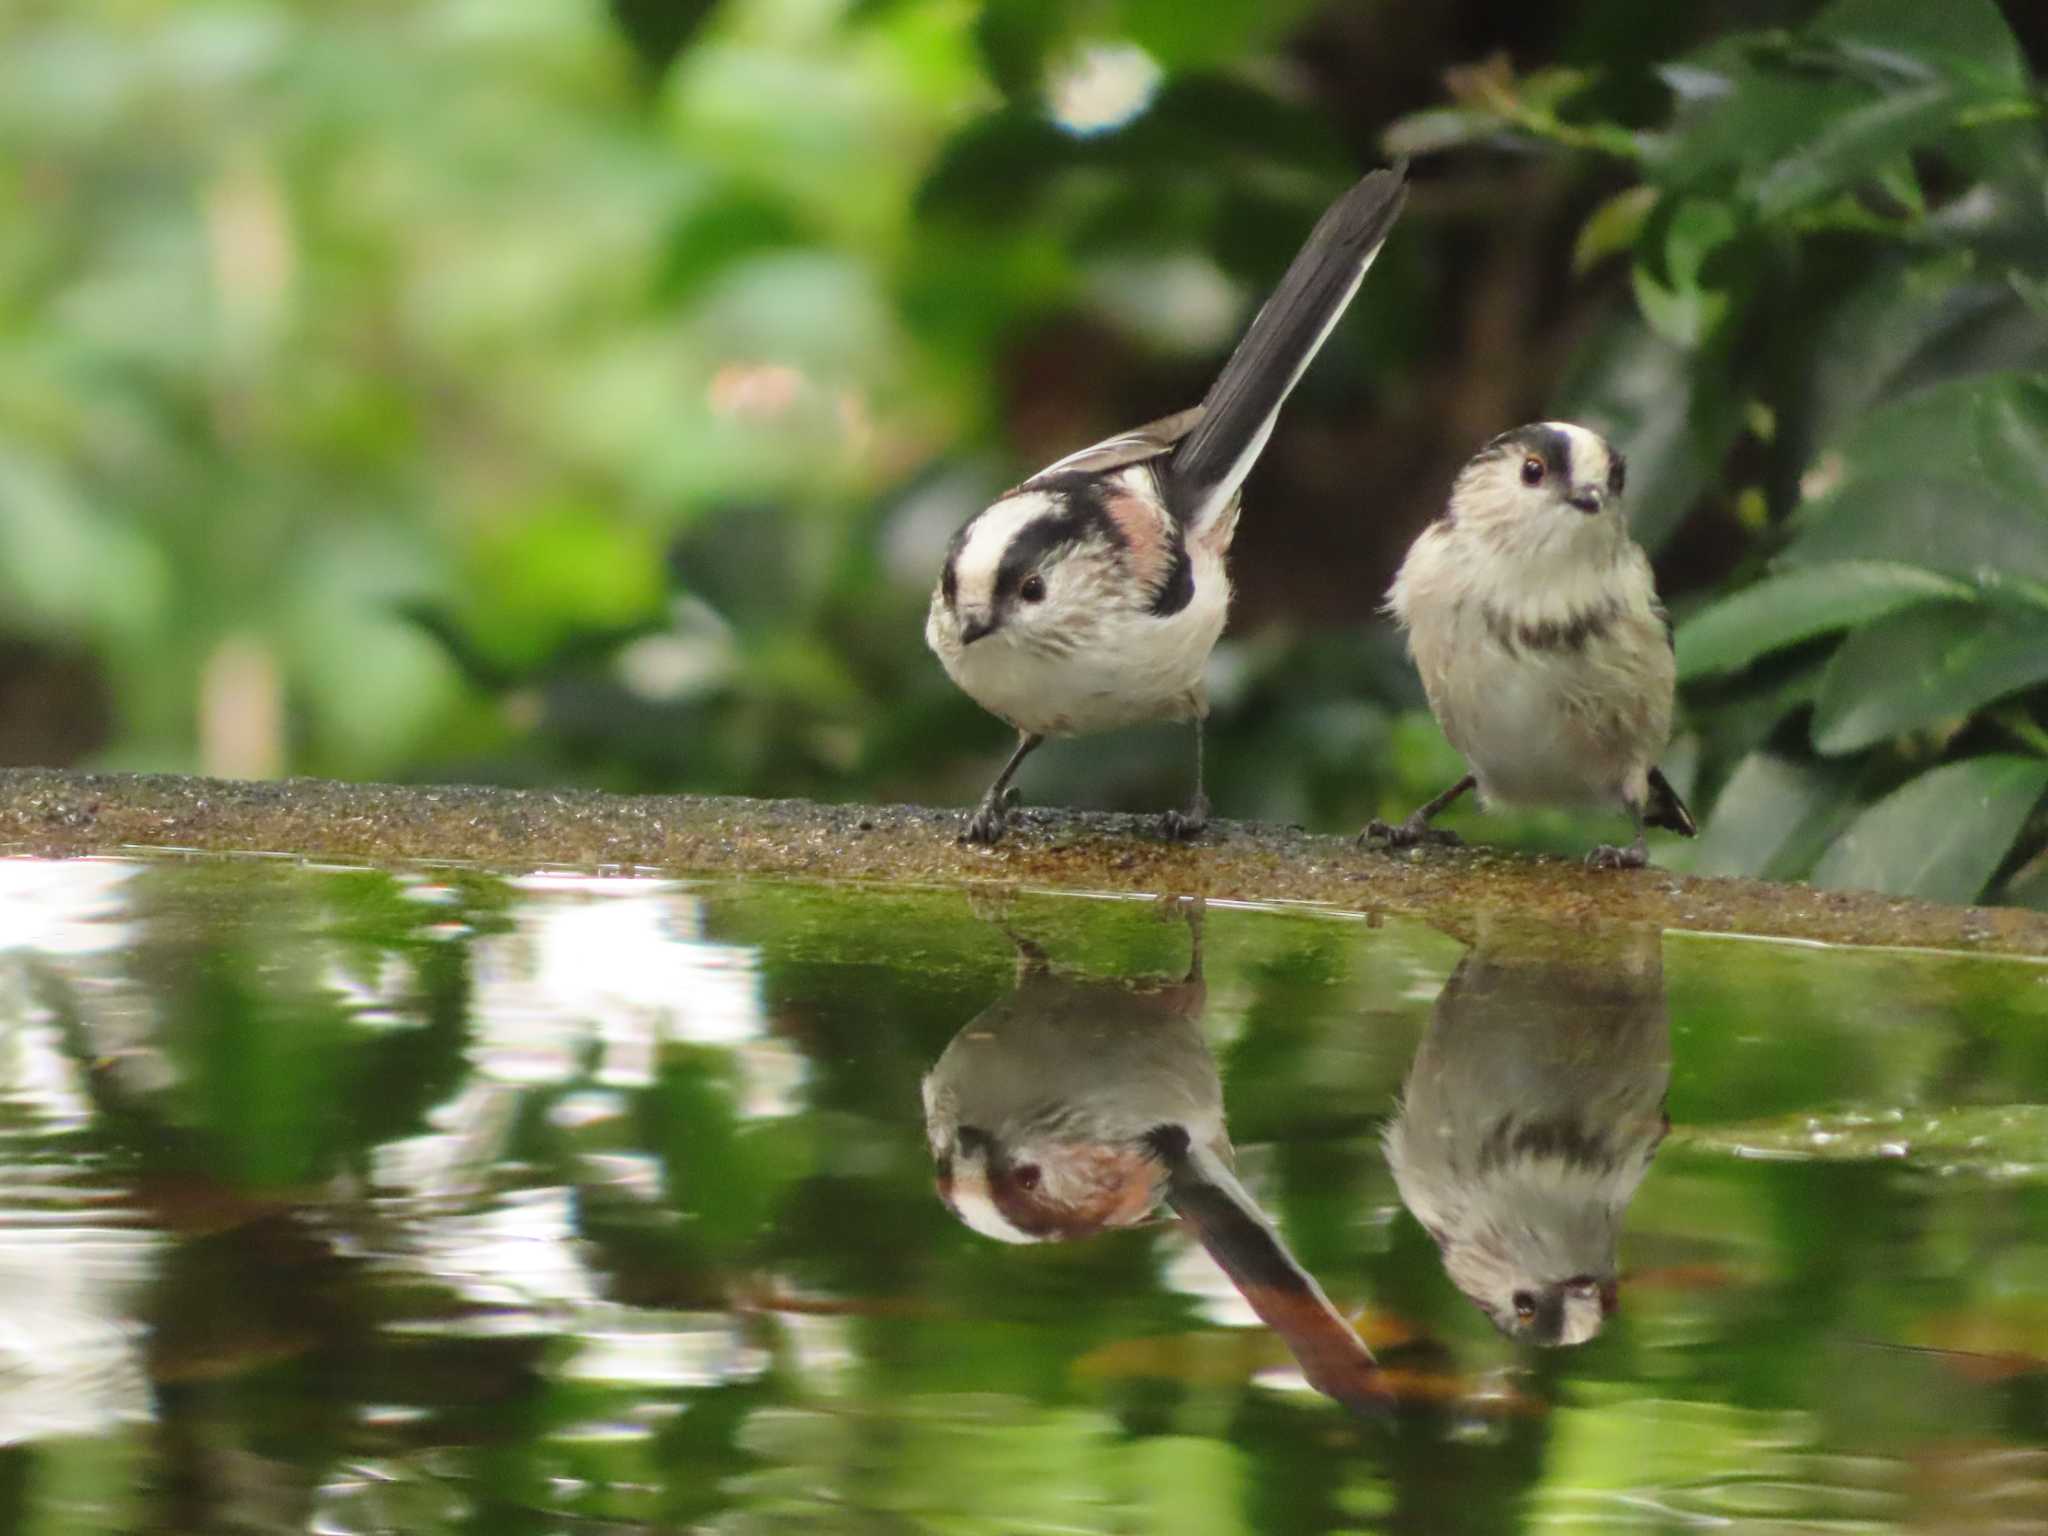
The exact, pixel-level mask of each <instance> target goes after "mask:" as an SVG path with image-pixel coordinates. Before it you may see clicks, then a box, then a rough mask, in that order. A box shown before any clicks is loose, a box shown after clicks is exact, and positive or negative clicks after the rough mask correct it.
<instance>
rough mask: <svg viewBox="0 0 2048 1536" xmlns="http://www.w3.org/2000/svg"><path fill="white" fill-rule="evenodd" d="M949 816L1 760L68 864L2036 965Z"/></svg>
mask: <svg viewBox="0 0 2048 1536" xmlns="http://www.w3.org/2000/svg"><path fill="white" fill-rule="evenodd" d="M960 823H961V813H960V812H959V811H957V810H950V809H948V810H937V809H932V808H928V807H921V806H903V805H887V806H873V805H819V804H815V803H812V802H810V801H802V800H745V799H737V798H725V797H713V796H702V795H636V796H624V795H607V794H601V793H598V792H595V791H590V790H538V789H492V788H479V787H475V786H468V785H394V784H346V783H340V782H336V781H333V780H327V779H283V780H268V781H261V782H245V781H238V780H225V779H206V778H192V777H184V776H179V775H171V774H91V773H71V772H61V771H56V770H49V769H0V848H4V849H5V850H7V851H8V852H11V853H16V854H38V855H44V856H52V857H60V856H77V855H85V854H115V853H123V852H133V851H137V850H141V849H184V850H190V851H195V852H210V853H266V852H286V853H290V854H292V855H296V856H300V857H306V858H325V859H339V860H357V861H364V862H369V863H387V864H388V863H398V862H414V861H438V862H459V863H464V864H472V865H476V866H480V867H484V868H492V869H511V870H520V871H524V870H527V869H531V868H532V867H534V866H536V865H559V866H564V867H572V868H584V869H588V868H595V867H604V868H609V869H613V870H617V869H622V868H623V869H628V870H633V871H659V872H663V873H670V874H678V875H725V876H747V875H778V876H801V877H804V878H809V879H821V880H848V881H885V882H888V883H891V884H904V885H924V886H957V885H972V884H981V883H988V884H1000V885H1011V886H1035V887H1040V888H1044V889H1049V890H1060V891H1076V892H1079V891H1096V892H1105V893H1118V892H1124V893H1130V892H1172V893H1176V894H1181V895H1202V896H1209V897H1214V898H1217V899H1219V900H1232V901H1253V902H1284V903H1301V904H1308V905H1314V906H1321V907H1326V908H1334V909H1336V910H1339V911H1346V912H1362V913H1368V914H1370V913H1391V914H1398V915H1406V916H1418V917H1425V918H1426V917H1430V916H1432V915H1434V914H1441V913H1446V912H1463V913H1477V912H1513V913H1519V914H1522V915H1525V916H1527V917H1530V918H1534V919H1543V920H1547V921H1549V922H1553V923H1564V924H1574V923H1592V922H1630V921H1632V922H1647V923H1655V924H1658V925H1659V926H1661V927H1665V928H1676V929H1690V930H1693V931H1696V932H1700V933H1709V934H1716V933H1718V934H1741V935H1748V936H1752V937H1758V938H1787V939H1806V940H1814V941H1818V942H1823V943H1832V944H1858V945H1882V946H1887V947H1898V948H1912V949H1945V950H1969V951H1977V952H1981V953H1989V954H2013V955H2028V956H2042V955H2048V914H2043V913H2038V912H2030V911H2025V910H2020V909H2015V908H2002V907H1947V906H1939V905H1934V904H1931V903H1927V902H1919V901H1909V900H1905V899H1902V898H1898V897H1892V896H1884V895H1879V894H1877V893H1874V892H1867V891H1823V890H1816V889H1814V888H1813V887H1811V886H1804V885H1780V884H1773V883H1770V882H1767V881H1761V880H1731V879H1721V878H1707V877H1700V876H1688V875H1676V874H1672V873H1669V872H1668V871H1663V870H1655V869H1650V870H1633V871H1596V870H1588V869H1585V868H1584V867H1583V866H1581V865H1579V864H1577V863H1576V862H1573V861H1570V860H1565V859H1557V858H1539V857H1529V856H1524V855H1517V854H1508V853H1500V852H1494V851H1490V850H1487V849H1483V848H1472V849H1458V850H1443V849H1427V850H1418V851H1415V852H1413V853H1404V854H1399V855H1393V854H1388V853H1384V852H1380V851H1376V850H1371V849H1363V848H1359V847H1357V846H1356V845H1355V844H1354V843H1353V842H1352V840H1351V839H1349V838H1346V837H1331V836H1322V835H1315V834H1310V833H1306V832H1302V831H1299V830H1297V829H1295V828H1290V827H1275V826H1263V825H1256V824H1250V823H1241V822H1216V823H1212V824H1211V828H1210V830H1209V832H1208V833H1206V834H1205V835H1204V836H1203V837H1202V838H1201V839H1200V840H1199V841H1197V842H1195V843H1193V844H1189V845H1181V844H1172V843H1167V842H1164V841H1162V840H1161V839H1160V838H1159V836H1158V835H1157V821H1156V818H1152V817H1137V816H1125V815H1110V814H1103V813H1099V812H1077V811H1049V810H1033V811H1027V812H1025V813H1023V814H1022V815H1021V817H1020V818H1019V820H1018V822H1017V825H1016V827H1015V829H1014V830H1013V832H1012V834H1011V836H1010V837H1009V838H1007V839H1006V840H1005V841H1004V842H1002V843H1001V844H999V845H998V846H996V847H995V848H969V847H964V846H962V845H961V844H960V843H959V842H957V841H956V837H957V834H958V832H959V828H960Z"/></svg>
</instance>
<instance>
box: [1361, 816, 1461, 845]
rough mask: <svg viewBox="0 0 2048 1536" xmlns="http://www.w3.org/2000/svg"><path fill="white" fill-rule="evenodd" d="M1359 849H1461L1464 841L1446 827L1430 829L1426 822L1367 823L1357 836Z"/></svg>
mask: <svg viewBox="0 0 2048 1536" xmlns="http://www.w3.org/2000/svg"><path fill="white" fill-rule="evenodd" d="M1358 842H1359V845H1360V846H1361V847H1367V848H1370V847H1372V846H1374V845H1375V844H1377V845H1378V846H1380V847H1384V848H1386V849H1388V850H1390V851H1391V850H1393V849H1396V848H1416V847H1422V846H1425V845H1426V846H1429V847H1434V848H1462V847H1463V846H1464V845H1465V839H1463V838H1462V837H1460V836H1458V834H1457V833H1455V832H1453V831H1451V830H1450V829H1449V828H1448V827H1432V826H1431V825H1430V824H1429V823H1428V822H1426V821H1379V820H1373V821H1368V822H1367V823H1366V824H1365V830H1364V831H1363V832H1361V833H1359V834H1358Z"/></svg>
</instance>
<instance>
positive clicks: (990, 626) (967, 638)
mask: <svg viewBox="0 0 2048 1536" xmlns="http://www.w3.org/2000/svg"><path fill="white" fill-rule="evenodd" d="M995 632H996V621H995V616H994V615H993V614H987V613H979V614H975V615H973V616H972V617H970V618H965V619H962V620H961V621H960V643H961V644H962V645H972V644H974V642H975V641H977V640H979V639H981V637H982V636H984V635H992V634H994V633H995Z"/></svg>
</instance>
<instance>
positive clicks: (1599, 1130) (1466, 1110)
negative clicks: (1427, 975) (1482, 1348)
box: [1384, 923, 1671, 1344]
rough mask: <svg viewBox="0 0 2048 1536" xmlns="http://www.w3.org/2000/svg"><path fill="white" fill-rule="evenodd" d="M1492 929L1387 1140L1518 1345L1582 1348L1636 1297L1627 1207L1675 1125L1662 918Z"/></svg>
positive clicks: (1469, 958)
mask: <svg viewBox="0 0 2048 1536" xmlns="http://www.w3.org/2000/svg"><path fill="white" fill-rule="evenodd" d="M1572 943H1573V947H1572V948H1571V950H1570V951H1569V953H1566V952H1564V951H1563V950H1561V949H1560V947H1559V944H1558V938H1557V935H1556V934H1555V933H1540V934H1539V933H1535V932H1533V931H1531V932H1521V931H1518V930H1516V929H1515V928H1513V927H1511V926H1507V925H1503V924H1499V923H1495V924H1493V925H1490V926H1489V928H1488V929H1486V930H1484V931H1482V932H1481V934H1480V936H1479V941H1478V943H1477V945H1476V946H1475V947H1474V948H1473V949H1472V950H1471V951H1470V952H1469V953H1468V954H1466V955H1465V957H1464V958H1463V959H1462V960H1460V961H1459V962H1458V968H1457V969H1456V970H1455V971H1453V972H1452V973H1451V979H1450V980H1449V981H1448V982H1446V983H1445V984H1444V989H1443V991H1442V992H1441V993H1439V994H1438V996H1437V1000H1436V1007H1435V1009H1434V1011H1433V1012H1432V1013H1431V1015H1430V1021H1429V1030H1428V1032H1427V1033H1426V1034H1425V1035H1424V1036H1423V1040H1422V1044H1421V1045H1420V1046H1419V1047H1418V1048H1417V1050H1416V1052H1415V1061H1414V1063H1413V1064H1412V1065H1411V1066H1410V1067H1409V1069H1408V1079H1407V1082H1406V1083H1405V1084H1404V1085H1403V1087H1402V1090H1401V1107H1400V1111H1399V1113H1398V1114H1397V1115H1396V1116H1395V1117H1394V1120H1393V1122H1392V1123H1391V1124H1390V1125H1389V1126H1388V1128H1387V1131H1386V1135H1385V1137H1384V1143H1385V1147H1386V1153H1387V1162H1388V1165H1389V1166H1390V1167H1391V1168H1392V1170H1393V1174H1394V1183H1395V1185H1396V1187H1397V1188H1398V1189H1399V1190H1400V1192H1401V1200H1402V1203H1403V1204H1405V1205H1406V1206H1407V1207H1408V1209H1409V1211H1410V1212H1411V1213H1413V1215H1414V1216H1415V1219H1416V1220H1417V1221H1419V1222H1421V1223H1422V1225H1423V1227H1424V1228H1425V1229H1427V1231H1428V1232H1429V1235H1430V1236H1431V1237H1432V1238H1434V1239H1435V1240H1436V1246H1437V1251H1438V1253H1439V1254H1440V1255H1441V1256H1442V1258H1443V1263H1444V1268H1445V1270H1446V1271H1448V1272H1449V1274H1450V1277H1451V1280H1452V1282H1453V1283H1454V1284H1455V1285H1456V1286H1457V1287H1458V1289H1459V1290H1461V1291H1463V1292H1464V1293H1465V1295H1466V1296H1468V1297H1469V1298H1471V1300H1472V1301H1473V1302H1474V1303H1475V1304H1476V1305H1477V1306H1478V1307H1479V1309H1480V1310H1481V1311H1482V1312H1484V1313H1485V1314H1486V1315H1487V1316H1488V1317H1489V1318H1491V1319H1492V1320H1493V1322H1494V1325H1495V1326H1496V1327H1497V1328H1499V1329H1500V1331H1501V1332H1502V1333H1505V1334H1507V1335H1508V1336H1509V1337H1511V1338H1518V1339H1524V1340H1527V1341H1529V1342H1531V1343H1536V1344H1582V1343H1584V1342H1585V1341H1586V1340H1587V1339H1589V1338H1591V1337H1592V1336H1593V1335H1594V1334H1596V1333H1598V1332H1599V1331H1600V1328H1601V1325H1602V1324H1603V1323H1604V1322H1605V1321H1606V1320H1607V1318H1608V1316H1609V1314H1611V1313H1612V1312H1613V1311H1614V1309H1615V1307H1616V1306H1617V1305H1618V1303H1619V1296H1620V1285H1619V1273H1618V1268H1619V1266H1618V1261H1617V1257H1616V1249H1617V1245H1618V1241H1619V1238H1620V1232H1621V1218H1622V1213H1623V1212H1624V1211H1625V1210H1626V1209H1627V1208H1628V1203H1629V1201H1630V1200H1631V1199H1632V1198H1633V1197H1634V1195H1635V1192H1636V1186H1637V1185H1639V1184H1640V1183H1641V1182H1642V1179H1643V1175H1644V1174H1645V1173H1646V1172H1647V1171H1648V1170H1649V1166H1650V1159H1651V1158H1652V1157H1653V1156H1654V1155H1655V1154H1656V1151H1657V1146H1658V1143H1660V1142H1661V1141H1662V1140H1663V1139H1664V1133H1665V1132H1666V1131H1667V1130H1668V1129H1669V1128H1670V1124H1671V1122H1670V1121H1669V1120H1668V1119H1667V1118H1666V1116H1665V1113H1664V1096H1665V1090H1666V1089H1667V1088H1668V1087H1669V1085H1670V1081H1671V1028H1670V1019H1669V1016H1668V1014H1667V1012H1666V1009H1665V1002H1664V966H1663V958H1662V949H1661V939H1660V936H1659V934H1658V931H1657V930H1656V929H1654V928H1627V929H1618V930H1607V931H1600V930H1596V931H1595V932H1594V933H1593V934H1592V935H1590V937H1589V936H1588V935H1586V934H1584V933H1574V935H1573V941H1572Z"/></svg>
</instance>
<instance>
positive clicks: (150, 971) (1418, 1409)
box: [0, 859, 2048, 1536]
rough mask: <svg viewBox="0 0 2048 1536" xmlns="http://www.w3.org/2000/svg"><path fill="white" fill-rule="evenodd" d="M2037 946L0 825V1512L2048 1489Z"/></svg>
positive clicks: (847, 1520)
mask: <svg viewBox="0 0 2048 1536" xmlns="http://www.w3.org/2000/svg"><path fill="white" fill-rule="evenodd" d="M2044 1440H2048V966H2042V965H2037V964H2030V963H2026V962H2020V961H2011V960H1985V959H1972V958H1964V957H1953V956H1939V955H1927V954H1900V953H1860V952H1852V951H1842V950H1828V949H1818V948H1813V947H1809V946H1793V945H1776V944H1765V943H1757V942H1744V941H1734V940H1727V939H1708V938H1702V937H1697V936H1690V935H1683V934H1674V933H1665V934H1659V933H1656V932H1654V931H1648V930H1641V931H1637V930H1628V929H1616V930H1598V929H1590V930H1589V929H1580V930H1574V931H1572V932H1569V933H1559V932H1555V931H1547V930H1543V929H1538V928H1532V927H1528V926H1524V925H1517V924H1511V923H1503V922H1501V921H1499V920H1470V921H1467V920H1461V919H1458V918H1456V917H1453V916H1451V915H1446V916H1445V917H1444V918H1443V919H1442V920H1441V921H1440V922H1437V923H1421V922H1413V921H1406V922H1404V921H1395V920H1391V919H1390V920H1388V921H1386V922H1384V923H1377V922H1372V921H1369V920H1366V919H1362V918H1358V917H1347V916H1339V915H1334V914H1325V913H1304V912H1277V911H1270V910H1254V909H1246V908H1241V907H1240V908H1224V907H1218V906H1216V905H1213V904H1212V905H1210V906H1209V907H1208V908H1207V909H1206V910H1202V909H1200V908H1198V907H1197V906H1196V905H1194V904H1192V903H1176V902H1151V901H1129V900H1086V899H1080V898H1073V897H1064V898H1059V897H1050V896H1037V895H1030V894H1020V895H1015V896H1011V897H1007V898H999V897H986V898H984V897H976V898H974V899H973V900H972V901H970V899H969V898H968V897H966V896H963V895H961V894H959V893H930V892H892V891H881V890H872V889H870V890H861V891H852V890H847V889H833V888H823V887H808V886H801V885H790V884H768V883H762V884H733V883H710V884H705V883H689V882H677V881H667V880H657V879H651V878H650V879H624V878H611V879H606V878H587V877H579V876H574V875H567V874H538V875H534V876H531V877H529V878H524V879H500V878H496V877H492V876H487V875H482V874H477V873H474V872H467V871H449V870H429V871H415V872H411V873H388V872H378V871H370V870H357V869H331V868H308V867H305V866H303V865H300V864H297V863H294V862H289V861H282V860H253V859H248V860H181V859H165V860H159V861H147V862H117V861H78V862H70V863H43V862H36V861H30V860H11V861H0V1530H6V1531H23V1532H33V1533H60V1532H61V1533H71V1532H80V1533H82V1532H101V1531H121V1532H127V1531H136V1532H142V1531H152V1532H153V1531H167V1530H174V1531H186V1530H222V1531H321V1532H350V1533H358V1532H359V1533H368V1532H385V1531H390V1532H441V1531H448V1532H454V1531H480V1532H492V1533H501V1532H502V1533H523V1532H536V1533H538V1532H555V1531H563V1532H610V1531H622V1532H623V1531H642V1530H684V1529H703V1530H715V1531H731V1532H742V1531H744V1532H778V1531H848V1532H852V1531H860V1532H868V1531H876V1532H881V1531H890V1532H895V1531H919V1530H930V1531H940V1532H963V1533H965V1532H990V1533H995V1532H1002V1533H1012V1532H1097V1531H1099V1532H1152V1531H1159V1532H1167V1531H1172V1532H1176V1533H1193V1536H1207V1533H1215V1536H1227V1533H1236V1532H1261V1533H1265V1532H1321V1531H1340V1530H1341V1531H1353V1530H1369V1531H1404V1532H1430V1533H1435V1532H1467V1531H1469V1532H1498V1531H1514V1530H1524V1529H1527V1530H1539V1529H1540V1530H1547V1531H1566V1532H1569V1531H1580V1530H1584V1531H1594V1530H1599V1531H1611V1530H1617V1529H1640V1530H1656V1531H1680V1530H1695V1529H1704V1528H1712V1529H1717V1530H1732V1531H1743V1532H1764V1531H1794V1530H1797V1531H1886V1530H1941V1531H1985V1532H1990V1531H2021V1530H2042V1529H2048V1448H2044Z"/></svg>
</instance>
